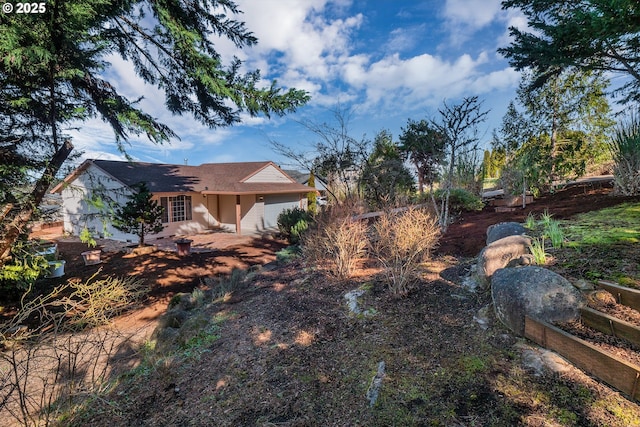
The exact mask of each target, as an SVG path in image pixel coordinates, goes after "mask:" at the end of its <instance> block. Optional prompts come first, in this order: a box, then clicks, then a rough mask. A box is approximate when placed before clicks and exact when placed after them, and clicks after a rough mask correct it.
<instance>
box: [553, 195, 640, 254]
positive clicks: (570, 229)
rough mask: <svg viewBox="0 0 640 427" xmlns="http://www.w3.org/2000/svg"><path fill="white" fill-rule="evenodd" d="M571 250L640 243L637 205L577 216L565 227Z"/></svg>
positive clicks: (639, 208) (616, 207) (638, 204)
mask: <svg viewBox="0 0 640 427" xmlns="http://www.w3.org/2000/svg"><path fill="white" fill-rule="evenodd" d="M565 230H566V233H567V237H568V238H569V240H570V241H571V246H573V247H574V248H577V249H579V248H582V247H585V246H589V245H600V246H610V245H618V244H630V243H640V203H634V204H622V205H619V206H614V207H611V208H607V209H602V210H599V211H594V212H589V213H585V214H581V215H577V216H576V217H574V218H572V220H571V221H569V222H568V223H567V224H566V225H565Z"/></svg>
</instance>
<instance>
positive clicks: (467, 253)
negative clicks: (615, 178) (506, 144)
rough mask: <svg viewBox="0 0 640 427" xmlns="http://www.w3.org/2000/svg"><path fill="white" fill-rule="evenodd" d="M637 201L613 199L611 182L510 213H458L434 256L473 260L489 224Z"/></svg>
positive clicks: (588, 185) (587, 186) (570, 190)
mask: <svg viewBox="0 0 640 427" xmlns="http://www.w3.org/2000/svg"><path fill="white" fill-rule="evenodd" d="M638 200H640V198H638V197H616V196H613V195H612V184H611V182H595V183H584V184H573V185H570V186H567V187H566V188H564V189H560V190H558V191H556V192H554V193H553V194H548V195H545V196H542V197H540V198H537V199H535V200H534V202H533V203H531V204H529V205H527V207H526V208H524V209H522V208H517V209H516V210H515V211H513V212H495V210H494V208H492V207H485V208H484V209H483V210H482V211H480V212H467V213H463V214H461V215H460V217H459V218H457V221H456V222H455V223H454V224H452V225H451V226H449V228H448V230H447V232H446V234H445V235H444V236H443V237H442V238H441V239H440V246H439V249H438V253H441V254H448V255H454V256H459V257H474V256H476V255H478V253H480V251H481V250H482V248H483V247H484V246H485V241H486V237H487V235H486V230H487V228H488V227H489V226H490V225H493V224H496V223H498V222H505V221H515V222H524V220H525V219H526V218H527V215H529V213H530V212H531V213H533V214H534V215H536V217H538V216H539V215H540V214H542V213H543V212H545V211H547V212H549V213H550V214H552V215H553V217H554V218H555V219H566V218H570V217H571V216H573V215H576V214H579V213H584V212H589V211H592V210H598V209H603V208H607V207H610V206H615V205H617V204H620V203H623V202H633V201H635V202H637V201H638Z"/></svg>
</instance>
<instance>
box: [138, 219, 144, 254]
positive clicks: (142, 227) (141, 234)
mask: <svg viewBox="0 0 640 427" xmlns="http://www.w3.org/2000/svg"><path fill="white" fill-rule="evenodd" d="M138 247H139V248H142V247H144V222H141V223H140V241H139V242H138Z"/></svg>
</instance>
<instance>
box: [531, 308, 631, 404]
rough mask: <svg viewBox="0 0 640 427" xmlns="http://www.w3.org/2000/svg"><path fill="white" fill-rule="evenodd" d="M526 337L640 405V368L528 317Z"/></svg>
mask: <svg viewBox="0 0 640 427" xmlns="http://www.w3.org/2000/svg"><path fill="white" fill-rule="evenodd" d="M524 335H525V337H526V338H528V339H530V340H532V341H534V342H535V343H537V344H538V345H541V346H543V347H545V348H547V349H549V350H552V351H555V352H556V353H558V354H560V355H561V356H563V357H565V358H566V359H567V360H569V361H570V362H571V363H573V364H574V365H575V366H577V367H578V368H580V369H582V370H584V371H585V372H587V373H589V374H590V375H593V376H594V377H597V378H599V379H600V380H602V381H603V382H605V383H607V384H609V385H610V386H612V387H614V388H616V389H618V390H620V391H621V392H622V393H624V394H626V395H627V396H629V397H630V398H631V400H635V401H640V366H637V365H634V364H632V363H629V362H626V361H624V360H622V359H620V358H618V357H616V356H615V355H613V354H610V353H608V352H605V351H602V350H600V349H599V348H597V347H596V346H594V345H592V344H590V343H588V342H587V341H584V340H582V339H580V338H577V337H575V336H573V335H571V334H569V333H567V332H565V331H563V330H561V329H559V328H556V327H555V326H553V325H551V324H549V323H546V322H542V321H539V320H535V319H532V318H530V317H528V316H526V317H525V324H524Z"/></svg>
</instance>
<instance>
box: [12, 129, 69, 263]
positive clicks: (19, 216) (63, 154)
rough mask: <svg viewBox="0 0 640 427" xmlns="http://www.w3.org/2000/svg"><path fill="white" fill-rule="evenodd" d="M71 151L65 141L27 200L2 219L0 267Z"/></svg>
mask: <svg viewBox="0 0 640 427" xmlns="http://www.w3.org/2000/svg"><path fill="white" fill-rule="evenodd" d="M72 150H73V144H71V141H69V140H67V141H65V142H64V144H62V147H60V149H58V151H56V153H55V154H54V155H53V157H52V158H51V161H50V162H49V164H48V165H47V167H45V169H44V172H42V176H41V177H40V179H38V181H37V182H36V184H35V185H34V187H33V190H32V191H31V194H30V195H29V197H27V200H25V201H24V203H22V205H21V206H20V207H19V208H16V209H14V210H13V211H12V212H10V213H8V214H7V215H6V217H5V218H4V221H3V224H2V235H1V240H0V265H3V264H4V263H5V262H6V261H7V259H8V257H9V253H10V252H11V246H13V244H14V243H15V241H16V240H17V239H18V237H20V234H22V233H23V232H24V229H25V227H26V226H27V224H28V223H29V221H30V220H31V217H32V216H33V212H34V211H35V210H36V208H37V207H38V206H39V205H40V203H41V202H42V199H43V198H44V195H45V193H46V192H47V189H48V188H49V185H51V183H52V182H53V179H54V178H55V176H56V175H57V173H58V171H59V170H60V167H61V166H62V164H63V163H64V161H65V160H66V159H67V157H69V154H71V151H72Z"/></svg>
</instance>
